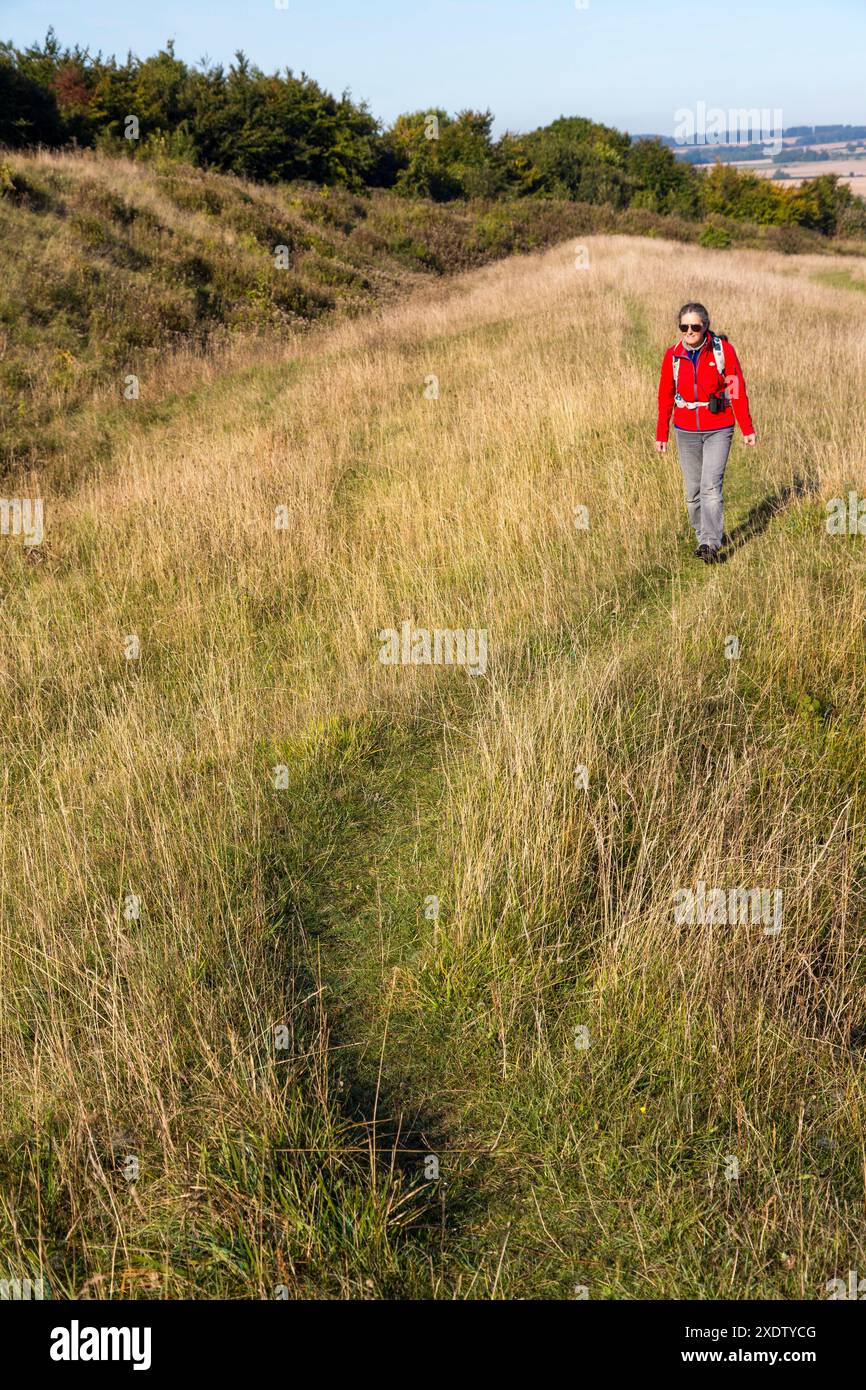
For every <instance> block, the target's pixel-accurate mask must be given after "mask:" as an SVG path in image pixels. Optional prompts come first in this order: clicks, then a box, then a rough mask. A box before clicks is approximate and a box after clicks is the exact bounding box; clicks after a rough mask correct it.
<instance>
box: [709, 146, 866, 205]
mask: <svg viewBox="0 0 866 1390" xmlns="http://www.w3.org/2000/svg"><path fill="white" fill-rule="evenodd" d="M732 167H733V168H734V169H740V170H742V171H743V172H744V173H745V172H746V171H748V172H749V173H752V174H760V176H761V177H762V178H772V177H773V176H774V174H775V173H776V170H777V167H781V168H782V169H784V171H785V173H786V174H787V178H786V179H785V180H784V182H785V183H786V184H791V185H794V186H799V184H801V183H802V182H803V181H804V180H805V179H816V178H818V176H819V175H820V174H838V175H839V177H840V182H841V183H847V184H848V186H849V187H850V188H851V190H852V192H854V193H856V194H857V195H858V197H861V198H862V197H864V196H866V159H862V158H861V159H857V158H856V157H852V156H849V157H848V158H847V159H846V158H844V157H841V158H839V159H821V160H817V161H810V160H806V161H804V162H803V163H802V164H783V165H781V166H777V165H775V164H774V163H773V161H772V160H764V159H754V160H741V161H738V162H737V163H736V164H734V165H733V166H732Z"/></svg>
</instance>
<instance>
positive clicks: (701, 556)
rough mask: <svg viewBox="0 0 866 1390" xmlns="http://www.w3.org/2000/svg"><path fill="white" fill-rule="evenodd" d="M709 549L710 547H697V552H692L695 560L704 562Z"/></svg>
mask: <svg viewBox="0 0 866 1390" xmlns="http://www.w3.org/2000/svg"><path fill="white" fill-rule="evenodd" d="M709 548H710V547H709V546H708V545H699V546H698V548H697V550H695V551H694V552H693V554H694V557H695V559H696V560H706V558H707V553H708V551H709Z"/></svg>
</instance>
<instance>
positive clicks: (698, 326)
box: [680, 323, 704, 333]
mask: <svg viewBox="0 0 866 1390" xmlns="http://www.w3.org/2000/svg"><path fill="white" fill-rule="evenodd" d="M703 331H704V325H703V324H702V323H681V324H680V332H681V333H703Z"/></svg>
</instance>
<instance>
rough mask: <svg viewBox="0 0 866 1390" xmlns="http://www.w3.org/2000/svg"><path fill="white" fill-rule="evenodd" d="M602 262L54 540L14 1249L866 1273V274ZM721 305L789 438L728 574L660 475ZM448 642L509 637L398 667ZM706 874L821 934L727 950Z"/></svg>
mask: <svg viewBox="0 0 866 1390" xmlns="http://www.w3.org/2000/svg"><path fill="white" fill-rule="evenodd" d="M587 246H588V252H589V264H588V268H587V269H577V268H576V267H575V263H574V251H573V247H571V246H558V247H555V248H553V249H551V250H549V251H547V252H545V253H543V254H539V255H533V256H527V257H515V258H513V259H510V260H508V261H504V262H501V263H498V264H496V265H492V266H488V267H486V268H483V269H480V270H474V271H472V272H469V273H467V274H464V275H462V276H460V277H459V278H458V279H456V280H454V281H453V282H447V283H442V284H440V285H438V286H436V287H432V288H431V287H426V288H424V289H423V290H421V291H419V292H418V293H416V294H415V295H413V296H411V297H410V298H409V299H408V300H407V301H406V302H405V303H399V304H395V305H393V306H391V307H389V308H388V309H387V310H385V311H384V312H383V313H381V314H379V315H377V316H374V317H371V318H366V317H364V318H358V319H357V320H355V321H353V322H344V323H342V324H338V325H335V326H334V327H332V328H330V329H328V330H326V331H323V332H322V333H320V334H317V335H314V336H312V337H310V338H309V339H307V340H306V341H299V342H298V343H297V345H296V346H295V347H294V349H293V352H292V355H291V360H288V357H287V359H286V360H283V361H280V362H275V363H274V364H272V365H270V366H268V365H261V364H259V365H253V366H249V365H248V366H247V368H246V369H245V370H243V371H239V372H237V373H234V374H233V373H230V372H226V373H225V374H224V375H223V376H221V377H219V378H216V377H215V378H214V380H213V382H212V383H211V385H210V386H209V387H208V388H207V389H206V390H203V391H201V392H197V393H195V394H191V395H189V396H188V397H187V398H185V399H184V401H183V403H182V408H180V409H177V410H175V411H174V412H173V413H171V414H170V415H168V416H167V417H166V418H164V419H162V420H160V419H154V420H152V421H151V422H150V423H149V424H148V425H147V427H146V428H142V429H141V431H140V432H138V433H136V434H122V435H119V436H118V438H117V439H116V440H115V441H114V442H113V443H112V441H111V440H110V439H109V442H108V446H107V452H106V456H105V459H104V461H103V463H102V466H101V468H100V470H99V473H98V474H94V475H90V476H88V477H86V478H84V479H83V480H82V481H80V482H76V481H75V479H74V478H72V477H71V476H70V477H69V478H67V479H66V480H65V483H64V486H63V488H60V487H58V488H57V489H56V490H53V491H46V495H45V512H46V520H45V539H44V543H43V545H42V546H41V547H36V548H34V550H32V551H30V552H29V553H28V552H27V551H26V550H25V549H24V548H22V546H21V545H20V542H19V541H16V540H15V539H14V538H6V548H5V551H4V581H5V589H6V601H5V607H4V613H5V618H6V625H7V641H6V642H5V643H4V648H3V656H2V664H0V719H2V724H0V727H2V729H3V738H4V752H3V760H4V767H5V768H6V774H5V778H4V795H5V799H6V811H7V814H6V816H5V817H4V822H3V825H4V830H3V835H4V842H3V860H2V862H3V876H2V896H3V923H4V926H3V935H2V943H3V944H2V951H3V976H4V979H3V997H4V999H5V1001H6V1002H5V1006H4V1007H5V1016H4V1024H3V1051H2V1059H3V1087H2V1098H3V1099H2V1104H3V1107H4V1115H3V1125H2V1128H3V1132H4V1133H6V1134H7V1135H9V1136H11V1137H10V1138H9V1139H8V1140H7V1142H6V1145H5V1149H4V1151H3V1154H2V1171H3V1174H4V1179H5V1182H4V1186H5V1189H6V1193H7V1195H6V1198H5V1212H4V1224H3V1227H2V1240H3V1245H4V1249H5V1251H6V1254H7V1263H8V1264H13V1263H17V1265H19V1266H21V1267H22V1268H24V1267H27V1268H30V1269H32V1268H36V1267H38V1266H39V1265H40V1263H41V1267H42V1268H44V1269H45V1270H46V1271H47V1273H48V1275H49V1277H50V1279H51V1281H52V1282H53V1285H54V1286H55V1287H56V1288H57V1289H58V1290H63V1291H78V1292H80V1291H81V1290H82V1289H86V1290H87V1291H88V1292H91V1293H93V1294H95V1295H96V1296H107V1295H114V1296H124V1297H130V1296H132V1297H143V1296H154V1295H159V1296H168V1297H176V1296H183V1295H187V1296H190V1295H193V1296H199V1297H209V1296H215V1295H225V1294H232V1295H234V1296H240V1297H244V1296H246V1297H273V1296H274V1290H275V1289H277V1288H285V1289H286V1290H287V1292H288V1294H289V1296H290V1297H295V1296H301V1295H304V1294H310V1293H313V1294H316V1295H318V1296H323V1297H329V1296H351V1297H383V1296H391V1297H393V1296H411V1295H415V1296H418V1295H421V1296H433V1297H451V1296H453V1297H466V1296H472V1297H479V1296H480V1297H512V1298H525V1297H558V1298H559V1297H561V1298H568V1297H573V1296H574V1292H575V1287H576V1286H582V1287H585V1288H587V1289H588V1290H589V1293H590V1297H592V1298H605V1297H620V1298H634V1297H648V1298H655V1297H668V1298H687V1297H726V1298H754V1297H762V1296H763V1297H771V1298H772V1297H786V1298H787V1297H798V1296H799V1297H807V1298H821V1297H824V1296H825V1293H824V1289H825V1281H826V1280H827V1279H829V1278H831V1277H832V1276H833V1275H834V1274H837V1273H840V1272H841V1273H842V1274H843V1275H844V1273H845V1271H847V1270H848V1269H849V1268H862V1267H863V1261H864V1258H866V1251H864V1248H863V1234H862V1230H863V1228H862V1211H863V1200H864V1185H863V1184H864V1178H863V1175H864V1172H866V1152H864V1142H863V1132H864V1123H863V1120H864V1058H863V1046H864V1039H866V1033H864V1004H866V992H864V986H866V973H864V966H866V962H864V954H863V945H862V923H863V917H864V908H866V902H864V859H866V839H864V784H863V777H862V761H863V759H862V755H863V737H864V732H866V718H864V669H866V666H864V655H866V651H864V647H866V641H864V617H866V612H864V607H866V602H864V588H863V577H864V562H863V544H864V541H863V538H862V537H861V536H859V535H855V536H848V535H839V536H835V535H830V534H829V533H828V532H827V529H826V526H825V519H826V511H825V502H826V500H827V499H830V498H833V497H837V496H845V495H846V493H847V491H848V490H849V489H850V488H860V489H861V490H863V488H864V481H863V480H864V461H866V458H864V452H866V451H864V436H863V430H862V416H863V410H862V401H863V396H864V386H866V381H864V367H863V363H864V361H866V357H864V355H863V354H862V352H853V353H852V354H851V357H850V363H851V370H850V371H849V372H846V373H840V372H824V373H822V374H821V377H820V381H818V382H816V379H815V370H816V364H817V363H819V362H821V361H826V360H832V358H833V355H834V351H835V349H836V346H837V344H838V342H839V341H840V340H841V339H843V338H844V339H848V338H850V337H851V336H852V335H853V336H854V337H855V339H857V340H858V343H859V338H862V329H860V328H854V329H852V327H851V321H852V305H853V304H854V303H855V302H856V300H857V299H858V296H857V294H856V293H855V289H856V285H857V284H858V283H859V282H860V281H861V280H862V279H863V277H864V273H866V263H864V262H863V261H862V260H860V261H858V260H855V259H848V260H846V261H845V263H844V265H845V272H846V273H847V276H848V278H847V279H846V278H845V275H844V274H843V276H842V278H841V279H840V278H838V276H837V277H836V278H833V279H832V280H831V281H830V282H828V280H827V278H826V276H827V274H828V270H829V271H833V270H834V267H833V265H832V263H828V260H827V259H826V257H821V258H818V257H796V258H792V257H782V256H776V255H772V254H770V253H766V252H741V251H737V252H729V253H726V254H724V255H721V256H720V255H716V254H714V253H712V252H706V251H702V250H700V249H697V248H693V247H684V246H681V245H675V244H673V243H663V242H659V241H636V240H630V239H628V238H625V237H616V236H612V237H594V238H590V239H588V241H587ZM691 296H696V297H697V298H700V299H702V300H703V301H704V302H706V303H708V304H709V305H710V307H711V308H712V311H713V314H714V318H715V322H716V323H717V324H718V326H719V327H721V328H723V329H724V331H726V332H728V333H729V334H730V335H731V337H732V339H733V340H734V342H735V344H736V346H737V349H738V352H739V354H740V356H741V359H742V361H743V363H744V366H745V370H746V374H747V379H748V383H749V388H750V392H751V396H752V404H753V411H754V415H755V419H756V422H757V425H758V429H759V431H760V449H759V451H758V452H757V453H756V454H748V455H747V454H746V453H745V451H744V449H743V448H742V446H741V445H740V444H739V443H738V444H737V445H736V446H735V449H734V453H733V456H732V461H731V465H730V471H729V511H728V517H727V529H728V532H729V534H730V537H731V540H730V543H729V546H728V555H729V558H728V562H727V563H726V564H724V565H721V566H719V567H717V568H706V567H703V566H700V565H696V564H695V562H694V561H693V560H692V559H691V558H690V555H689V549H690V547H689V544H688V540H687V538H686V537H685V535H684V526H683V522H684V516H683V508H682V503H681V495H680V494H681V484H680V480H679V475H678V469H677V465H676V460H675V457H673V456H670V457H667V458H659V457H658V456H656V455H655V453H654V452H653V450H652V438H653V434H654V407H655V386H656V374H657V366H658V361H659V358H660V355H661V352H662V350H663V348H664V347H665V346H666V345H667V344H668V343H669V342H670V341H671V340H672V327H671V325H672V322H673V315H674V313H675V311H676V308H677V306H678V305H679V303H680V302H681V301H682V300H684V299H686V298H689V297H691ZM768 324H781V325H784V344H783V348H780V347H779V346H778V344H777V342H776V336H775V334H773V335H771V334H770V332H769V330H768ZM771 338H772V342H770V339H771ZM855 346H856V344H855ZM433 378H435V379H436V383H438V392H437V390H436V389H435V387H436V383H434V382H433V380H432V379H433ZM580 507H585V508H586V509H587V511H586V514H585V516H584V515H583V514H580V515H581V519H582V520H585V521H587V522H588V525H586V526H577V525H576V524H575V520H576V513H575V509H576V508H580ZM405 621H408V622H410V623H411V624H413V625H414V626H415V627H416V628H426V629H430V630H433V629H435V628H447V629H466V630H474V629H484V630H485V631H486V633H487V640H488V660H487V665H486V670H485V671H484V673H483V674H478V675H471V674H469V673H468V671H467V670H465V669H460V668H455V667H445V666H435V665H427V664H408V665H403V664H397V665H394V666H386V665H383V663H382V661H381V660H380V659H379V656H380V650H381V649H382V645H383V639H382V637H381V635H380V634H381V633H382V632H383V630H385V629H388V628H395V629H398V630H399V629H400V627H401V624H402V623H403V622H405ZM731 637H736V638H737V639H738V641H739V655H738V656H735V657H732V656H731V653H732V651H733V650H735V646H732V644H731V641H730V639H731ZM133 639H137V640H133ZM581 768H585V769H586V777H585V780H584V778H583V776H582V774H581V772H580V769H581ZM699 882H704V883H705V884H707V885H709V886H711V887H712V886H720V887H722V888H723V889H726V890H727V889H730V888H735V887H738V886H739V887H746V888H763V889H766V890H768V891H772V892H777V891H778V892H781V893H782V895H783V903H784V909H783V913H782V916H781V930H780V931H779V932H778V933H775V934H771V935H768V934H767V933H766V932H765V931H764V930H763V927H762V925H761V924H760V923H757V924H756V923H754V922H748V923H736V924H730V925H722V924H716V925H709V924H698V925H688V924H677V923H676V922H675V921H674V916H673V903H674V894H675V893H676V892H677V891H678V890H683V889H690V888H691V889H694V888H695V887H696V885H697V884H698V883H699ZM131 1160H136V1162H131ZM732 1160H735V1163H733V1164H732Z"/></svg>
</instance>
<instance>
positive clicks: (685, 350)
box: [674, 329, 710, 357]
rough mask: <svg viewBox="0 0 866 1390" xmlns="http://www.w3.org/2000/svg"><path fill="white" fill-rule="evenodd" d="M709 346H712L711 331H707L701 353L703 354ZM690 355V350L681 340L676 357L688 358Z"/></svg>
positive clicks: (675, 349)
mask: <svg viewBox="0 0 866 1390" xmlns="http://www.w3.org/2000/svg"><path fill="white" fill-rule="evenodd" d="M709 346H710V330H709V329H707V331H706V333H705V334H704V341H703V342H702V343H701V347H700V351H701V352H703V350H704V348H706V347H709ZM688 353H689V349H688V348H687V347H686V345H685V343H684V342H683V340H682V338H680V341H679V342H678V343H677V345H676V347H675V348H674V357H687V356H688Z"/></svg>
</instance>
